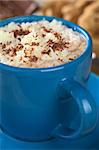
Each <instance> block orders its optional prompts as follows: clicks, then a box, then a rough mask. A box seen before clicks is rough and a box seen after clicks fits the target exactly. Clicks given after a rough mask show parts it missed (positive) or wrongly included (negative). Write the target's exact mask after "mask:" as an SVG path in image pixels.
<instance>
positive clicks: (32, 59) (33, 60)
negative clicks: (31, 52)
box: [30, 56, 38, 62]
mask: <svg viewBox="0 0 99 150" xmlns="http://www.w3.org/2000/svg"><path fill="white" fill-rule="evenodd" d="M37 60H38V58H37V57H36V56H31V57H30V62H36V61H37Z"/></svg>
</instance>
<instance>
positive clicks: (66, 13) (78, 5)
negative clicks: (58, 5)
mask: <svg viewBox="0 0 99 150" xmlns="http://www.w3.org/2000/svg"><path fill="white" fill-rule="evenodd" d="M90 3H92V1H86V0H76V1H73V2H71V3H70V4H69V5H65V6H63V8H62V10H61V12H62V14H63V18H64V19H66V20H69V21H71V22H74V23H77V20H78V18H79V16H80V15H81V13H82V12H83V10H84V8H85V7H86V6H87V5H89V4H90Z"/></svg>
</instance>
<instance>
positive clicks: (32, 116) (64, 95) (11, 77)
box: [0, 16, 97, 141]
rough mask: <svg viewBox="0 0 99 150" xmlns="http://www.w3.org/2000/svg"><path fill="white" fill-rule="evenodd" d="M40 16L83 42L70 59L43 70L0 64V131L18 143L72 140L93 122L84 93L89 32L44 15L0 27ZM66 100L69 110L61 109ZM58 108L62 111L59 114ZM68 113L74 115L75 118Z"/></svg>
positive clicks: (90, 104) (93, 112)
mask: <svg viewBox="0 0 99 150" xmlns="http://www.w3.org/2000/svg"><path fill="white" fill-rule="evenodd" d="M43 18H45V19H47V20H49V21H51V20H53V19H56V20H58V21H62V23H63V24H65V25H67V26H68V27H71V28H73V29H74V30H76V31H78V32H80V33H82V34H83V35H84V36H85V38H86V41H87V48H86V50H85V52H84V53H83V54H82V55H81V56H80V57H79V58H77V59H76V60H74V61H72V62H70V63H68V64H64V65H60V66H57V67H50V68H47V69H46V68H40V69H32V68H30V69H29V68H25V69H24V68H17V67H10V66H7V65H4V64H0V106H1V109H0V114H1V117H0V127H1V129H2V130H3V131H4V132H6V133H8V134H10V135H12V136H13V137H15V138H18V139H22V140H29V141H41V140H47V139H50V138H52V137H55V136H59V137H63V138H75V137H78V136H81V135H83V133H84V132H89V131H91V130H92V129H93V128H94V126H95V125H96V119H97V110H96V107H95V103H94V100H93V98H92V96H91V95H90V93H89V92H88V91H87V90H86V83H87V80H88V77H89V74H90V67H91V53H92V41H91V38H90V36H89V34H88V33H87V32H86V31H85V30H83V29H82V28H80V27H79V26H77V25H75V24H73V23H70V22H68V21H65V20H63V19H58V18H55V17H44V16H25V17H15V18H11V19H7V20H5V21H2V22H0V26H4V25H6V24H8V23H9V22H12V21H14V22H20V23H21V22H31V21H39V20H42V19H43ZM61 82H62V83H63V84H61ZM71 82H72V83H71ZM69 85H72V86H69ZM60 87H61V88H60ZM84 95H85V96H84ZM71 96H72V97H73V98H71ZM63 99H65V100H64V103H63V102H62V101H63ZM69 99H71V100H69ZM73 99H74V101H73ZM84 99H85V100H86V102H87V104H88V111H89V110H90V112H89V113H86V109H85V105H86V103H85V102H84V104H85V105H83V100H84ZM67 101H68V102H70V103H73V102H76V103H74V104H71V105H70V104H69V105H70V106H69V107H68V108H70V109H69V111H68V109H67V108H66V107H65V109H63V107H64V106H67V105H68V103H67ZM78 107H79V108H78ZM76 108H77V109H76ZM63 110H66V111H67V112H66V113H64V114H63ZM74 110H78V112H79V113H77V114H79V115H78V116H77V115H76V116H77V117H76V119H74V116H75V114H74V113H73V111H74ZM64 112H65V111H64ZM70 116H71V117H70ZM75 122H76V123H75ZM60 126H61V128H60ZM63 126H64V128H63ZM60 129H62V130H60ZM64 129H65V130H64ZM67 129H68V130H67ZM86 130H87V131H86ZM72 131H73V133H72Z"/></svg>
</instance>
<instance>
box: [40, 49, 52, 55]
mask: <svg viewBox="0 0 99 150" xmlns="http://www.w3.org/2000/svg"><path fill="white" fill-rule="evenodd" d="M50 52H51V50H50V49H49V50H48V51H42V54H48V55H49V53H50Z"/></svg>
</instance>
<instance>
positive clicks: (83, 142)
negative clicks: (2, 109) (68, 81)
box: [0, 73, 99, 150]
mask: <svg viewBox="0 0 99 150" xmlns="http://www.w3.org/2000/svg"><path fill="white" fill-rule="evenodd" d="M86 88H87V90H88V91H89V92H90V93H91V94H92V96H93V97H94V100H95V102H96V105H97V109H98V108H99V93H98V90H99V76H96V75H95V74H93V73H92V74H91V75H90V78H89V80H88V82H87V86H86ZM96 89H97V90H96ZM66 108H67V107H65V109H66ZM0 148H1V149H2V150H8V149H9V150H23V149H25V150H30V149H31V150H36V149H40V150H49V149H53V150H56V149H60V150H74V149H75V150H76V149H77V150H82V149H83V150H90V149H94V150H98V149H99V117H98V123H97V126H96V128H95V130H94V131H93V132H92V133H91V134H88V135H87V136H84V137H83V138H80V139H76V140H68V139H67V140H63V139H59V138H56V139H53V140H50V141H47V142H23V141H19V140H16V139H14V138H12V137H10V136H8V135H6V134H4V133H2V132H0Z"/></svg>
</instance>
